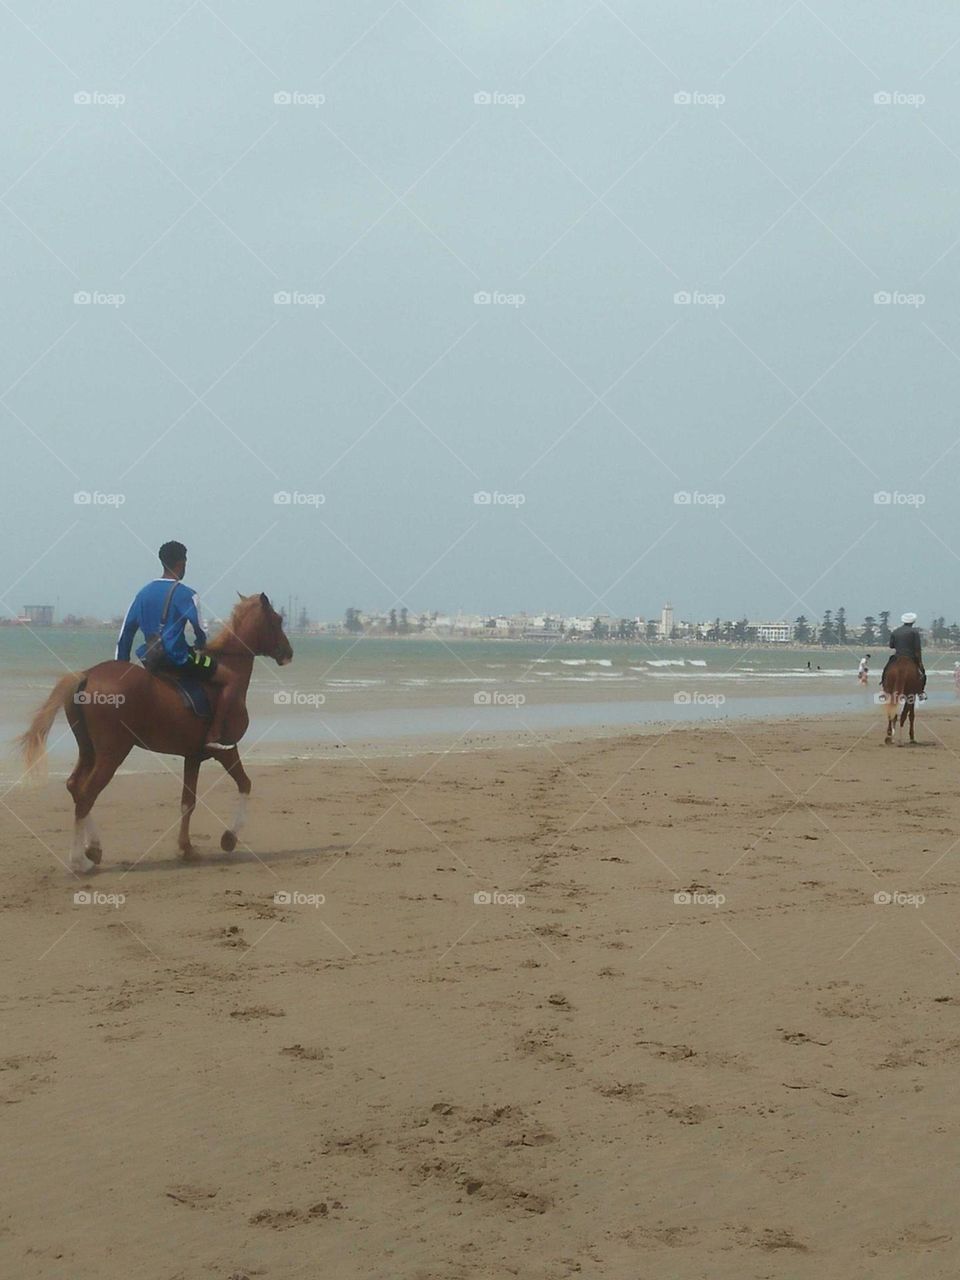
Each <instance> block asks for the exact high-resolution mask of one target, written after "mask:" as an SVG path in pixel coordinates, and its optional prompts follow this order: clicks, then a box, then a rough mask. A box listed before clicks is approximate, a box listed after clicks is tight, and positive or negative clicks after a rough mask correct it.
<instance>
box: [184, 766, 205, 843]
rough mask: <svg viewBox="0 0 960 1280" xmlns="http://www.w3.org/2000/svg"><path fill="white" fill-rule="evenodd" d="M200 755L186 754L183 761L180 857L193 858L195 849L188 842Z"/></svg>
mask: <svg viewBox="0 0 960 1280" xmlns="http://www.w3.org/2000/svg"><path fill="white" fill-rule="evenodd" d="M201 759H202V757H201V756H187V757H186V758H185V759H184V762H183V791H182V793H181V796H180V835H179V838H178V844H179V846H180V856H181V857H182V858H195V857H197V851H196V850H195V849H194V847H193V845H192V844H191V843H190V819H191V817H192V816H193V811H194V809H195V808H196V807H197V778H198V777H199V776H200V761H201Z"/></svg>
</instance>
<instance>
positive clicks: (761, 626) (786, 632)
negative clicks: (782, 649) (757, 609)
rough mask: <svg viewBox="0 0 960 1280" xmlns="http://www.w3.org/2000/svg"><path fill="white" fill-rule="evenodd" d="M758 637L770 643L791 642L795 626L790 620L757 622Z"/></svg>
mask: <svg viewBox="0 0 960 1280" xmlns="http://www.w3.org/2000/svg"><path fill="white" fill-rule="evenodd" d="M754 625H755V626H756V628H757V639H758V640H765V641H767V642H768V643H769V644H789V642H790V641H791V640H792V639H793V627H792V626H791V625H790V623H789V622H757V623H755V624H754Z"/></svg>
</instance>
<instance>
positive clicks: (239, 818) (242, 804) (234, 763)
mask: <svg viewBox="0 0 960 1280" xmlns="http://www.w3.org/2000/svg"><path fill="white" fill-rule="evenodd" d="M216 759H217V760H219V761H220V763H221V764H222V765H223V767H224V769H226V771H227V773H229V775H230V777H231V778H232V779H233V780H234V782H235V783H236V784H237V807H236V809H235V810H234V813H233V822H231V824H230V826H229V827H227V829H226V831H224V833H223V835H222V836H221V837H220V848H221V849H222V850H223V851H224V853H233V851H234V849H235V848H236V847H237V836H239V834H240V832H241V830H242V829H243V826H244V824H245V823H246V820H247V800H248V799H249V796H250V789H251V785H252V784H251V782H250V779H249V778H248V777H247V773H246V770H245V769H244V767H243V765H242V764H241V763H240V752H239V751H238V750H237V748H236V747H231V748H230V750H229V751H218V752H217V753H216Z"/></svg>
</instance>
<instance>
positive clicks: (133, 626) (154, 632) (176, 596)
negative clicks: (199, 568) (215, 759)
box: [116, 542, 237, 750]
mask: <svg viewBox="0 0 960 1280" xmlns="http://www.w3.org/2000/svg"><path fill="white" fill-rule="evenodd" d="M159 556H160V564H161V565H162V566H163V575H162V576H161V577H159V578H154V579H153V581H152V582H148V583H147V585H146V586H145V587H141V589H140V590H139V591H138V592H137V594H136V596H135V597H134V600H133V603H132V604H131V606H130V608H129V609H128V610H127V616H126V617H125V618H124V620H123V626H122V627H121V628H120V635H119V636H118V638H117V653H116V657H117V661H118V662H129V661H130V650H131V647H132V646H133V638H134V636H135V635H136V634H137V632H138V631H142V632H143V634H144V636H145V637H146V642H145V643H144V644H142V645H140V646H139V648H138V649H137V657H138V658H139V659H140V661H141V662H142V663H143V665H144V666H145V667H146V668H147V669H148V670H149V671H155V672H156V673H157V674H159V675H172V676H186V675H191V676H193V677H194V678H195V679H197V680H201V681H203V682H204V683H205V684H207V683H209V684H214V685H217V686H218V687H219V689H220V697H219V698H218V699H217V705H216V709H215V712H214V716H213V720H212V722H211V724H210V726H209V729H208V732H207V740H206V744H205V745H206V746H207V747H210V748H213V749H215V750H216V749H219V750H228V749H229V747H230V746H231V745H232V744H230V743H224V742H221V741H220V736H221V734H222V733H223V726H224V723H225V722H227V716H228V714H229V712H230V711H231V710H232V709H233V706H234V704H235V702H236V696H237V693H236V690H235V687H234V681H233V678H232V676H231V674H230V673H229V672H228V671H226V669H225V668H223V667H221V666H219V665H218V663H217V660H216V658H214V657H213V656H212V655H211V654H209V653H204V652H203V648H204V646H205V645H206V643H207V637H206V633H205V632H204V630H203V627H202V626H201V623H200V610H199V601H198V599H197V595H196V592H194V591H193V589H192V588H191V587H188V586H186V585H185V583H184V581H183V575H184V574H185V573H186V571H187V548H186V547H185V546H184V545H183V543H182V542H165V543H164V544H163V546H162V547H161V548H160V551H159ZM188 622H189V624H190V630H191V631H192V632H193V640H194V643H193V645H192V646H191V645H189V644H187V640H186V636H185V635H184V628H185V627H186V625H187V623H188ZM148 651H149V655H148Z"/></svg>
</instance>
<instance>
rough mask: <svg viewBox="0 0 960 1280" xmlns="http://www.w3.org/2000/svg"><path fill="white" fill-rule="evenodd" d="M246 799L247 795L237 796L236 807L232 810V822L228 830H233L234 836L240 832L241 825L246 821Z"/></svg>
mask: <svg viewBox="0 0 960 1280" xmlns="http://www.w3.org/2000/svg"><path fill="white" fill-rule="evenodd" d="M248 799H249V796H245V795H242V794H241V795H238V796H237V803H236V807H235V808H234V810H233V822H232V824H231V826H230V830H231V831H232V832H233V834H234V835H235V836H237V835H239V834H240V829H241V828H242V827H243V825H244V823H245V822H246V821H247V800H248Z"/></svg>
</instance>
